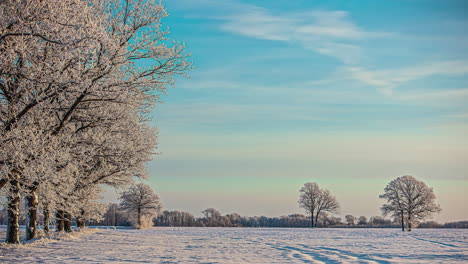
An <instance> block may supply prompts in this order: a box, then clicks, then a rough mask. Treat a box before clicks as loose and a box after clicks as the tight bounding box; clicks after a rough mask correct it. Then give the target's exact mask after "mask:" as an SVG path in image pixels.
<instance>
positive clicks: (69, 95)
mask: <svg viewBox="0 0 468 264" xmlns="http://www.w3.org/2000/svg"><path fill="white" fill-rule="evenodd" d="M166 16H167V13H166V11H165V9H164V7H163V6H162V4H161V2H160V1H143V0H124V1H121V0H106V1H104V0H90V1H80V0H49V1H42V0H29V1H17V0H6V1H0V62H1V63H0V149H2V152H1V153H0V188H4V187H5V186H6V189H7V190H8V191H7V194H6V195H7V197H8V205H7V208H8V212H9V221H8V231H7V242H8V243H18V242H19V229H18V228H19V227H18V215H19V214H18V210H19V209H18V208H19V203H20V200H21V197H20V194H21V193H23V194H24V195H25V196H26V200H27V203H28V212H29V213H28V216H30V217H29V219H30V221H29V224H30V225H29V227H30V228H28V231H27V238H32V237H34V233H35V230H36V228H35V222H36V220H35V217H34V215H35V214H37V208H38V206H37V204H40V205H46V207H44V208H45V211H47V212H49V213H51V212H52V211H54V210H55V211H63V209H65V208H60V207H69V208H73V206H71V204H73V203H75V204H76V201H77V199H75V198H76V197H70V198H69V199H67V197H65V196H66V195H69V194H70V193H73V192H69V191H70V190H69V187H71V186H80V188H81V187H82V186H83V185H86V184H97V185H99V184H115V185H118V184H120V183H122V182H126V183H128V179H129V178H131V176H129V175H131V174H132V173H133V171H134V170H135V168H137V167H138V168H140V167H141V164H142V163H144V160H145V159H139V158H138V157H137V158H134V159H131V162H133V165H132V164H129V163H126V166H127V167H125V168H123V169H122V168H118V172H115V171H114V170H112V169H113V168H114V169H116V168H117V167H119V166H118V164H117V163H116V162H117V161H118V159H114V160H112V159H108V160H107V161H106V162H105V164H104V165H103V163H102V162H101V163H99V162H98V163H99V164H98V165H99V166H98V167H99V172H96V173H92V174H93V177H95V178H94V180H92V181H87V180H89V178H87V180H85V181H82V180H81V177H82V176H83V172H87V171H90V170H92V169H93V168H95V166H96V162H90V163H86V162H82V161H80V160H79V158H80V157H83V156H85V154H92V155H90V156H93V157H96V156H97V155H99V154H100V153H97V152H96V151H97V150H95V149H92V148H89V147H88V146H89V144H92V142H95V141H105V140H106V139H105V138H106V137H107V136H109V135H110V134H111V133H97V134H95V135H96V136H95V138H94V139H89V137H87V135H92V133H93V132H95V131H96V129H99V128H100V129H106V128H107V124H108V123H111V122H115V121H118V120H121V119H122V118H123V117H122V116H119V115H117V113H122V112H123V111H112V110H115V109H129V108H131V109H137V112H138V114H137V115H138V116H139V117H140V118H141V119H142V122H143V123H144V121H145V119H146V117H145V116H146V114H147V113H148V112H149V111H150V109H151V107H152V106H153V105H154V104H155V103H156V102H157V101H158V100H159V97H160V95H161V94H164V93H165V91H166V88H167V87H169V86H172V85H174V77H175V76H176V75H184V74H185V73H186V72H187V71H188V70H189V69H190V68H191V65H190V63H189V62H187V58H188V55H187V54H186V53H185V50H184V46H183V45H180V44H179V43H175V42H170V41H168V39H167V34H168V32H167V30H165V29H164V28H162V26H161V20H162V19H163V18H164V17H166ZM96 112H99V113H101V114H100V115H94V113H96ZM130 112H132V113H133V112H134V111H133V110H132V111H130ZM130 123H131V122H130ZM140 127H142V126H140ZM91 130H93V131H91ZM83 134H85V136H83ZM91 137H92V136H91ZM83 138H84V139H87V141H85V140H82V139H83ZM133 140H135V139H133ZM109 141H112V140H109ZM134 142H136V141H134ZM127 143H128V141H126V140H125V138H124V141H123V143H122V144H120V146H123V145H124V144H127ZM129 145H130V146H135V144H133V143H132V144H129ZM80 151H81V153H80ZM135 152H137V151H133V153H135ZM101 154H102V153H101ZM127 154H130V152H128V153H127ZM103 155H107V156H111V155H113V154H112V153H109V152H107V153H105V154H103ZM123 156H125V155H120V156H119V157H120V159H122V160H123V159H124V158H123ZM128 156H129V155H127V157H128ZM104 159H105V158H102V159H99V160H100V161H101V160H104ZM112 163H113V165H112ZM135 164H138V165H135ZM128 165H130V167H132V168H133V169H128V168H129V166H128ZM106 170H107V171H106ZM116 174H118V177H117V176H116V177H107V176H108V175H116ZM85 176H86V177H88V176H89V175H85ZM102 178H105V180H100V179H102ZM110 178H112V179H113V180H117V179H118V180H119V181H113V180H111V179H110ZM122 179H124V180H123V181H120V180H122ZM118 182H119V183H118ZM83 188H84V189H86V188H85V187H84V186H83ZM57 194H61V195H62V196H60V195H57ZM57 196H58V197H57ZM42 199H44V200H46V201H42ZM78 200H79V199H78ZM70 201H73V203H72V202H70ZM67 210H72V209H67ZM59 213H60V212H59ZM69 213H70V212H65V214H66V215H68V214H69ZM61 214H62V215H63V213H61ZM69 218H70V217H66V219H69Z"/></svg>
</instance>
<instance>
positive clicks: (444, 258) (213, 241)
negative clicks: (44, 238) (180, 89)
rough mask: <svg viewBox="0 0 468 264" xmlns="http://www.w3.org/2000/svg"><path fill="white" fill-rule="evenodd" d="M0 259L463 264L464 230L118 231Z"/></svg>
mask: <svg viewBox="0 0 468 264" xmlns="http://www.w3.org/2000/svg"><path fill="white" fill-rule="evenodd" d="M4 231H5V230H4V229H2V230H1V231H0V235H2V236H3V235H4ZM0 256H1V257H0V263H468V230H456V229H451V230H447V229H445V230H443V229H433V230H428V229H417V230H414V231H413V232H411V233H406V232H405V233H403V232H401V231H400V230H398V229H315V230H310V229H273V228H270V229H260V228H259V229H248V228H175V229H174V228H160V227H159V228H153V229H150V230H143V231H137V230H125V229H121V230H119V229H118V230H100V231H98V232H97V233H94V234H85V235H82V236H81V237H79V238H74V239H69V240H66V241H59V242H52V243H49V244H47V245H44V244H38V245H35V246H33V247H29V246H26V247H25V246H23V247H20V248H5V247H0Z"/></svg>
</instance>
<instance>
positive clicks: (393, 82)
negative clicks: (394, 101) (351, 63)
mask: <svg viewBox="0 0 468 264" xmlns="http://www.w3.org/2000/svg"><path fill="white" fill-rule="evenodd" d="M346 70H347V71H348V72H349V73H350V74H351V76H352V77H353V78H354V79H356V80H359V81H361V82H363V83H365V84H368V85H371V86H375V87H377V89H378V90H380V91H382V92H383V93H384V94H388V95H391V94H392V93H393V90H394V88H395V87H397V86H399V85H401V84H403V83H405V82H409V81H412V80H418V79H423V78H426V77H429V76H433V75H445V76H458V75H467V74H468V61H464V60H450V61H439V62H433V63H430V64H426V65H420V66H414V67H407V68H399V69H394V70H377V71H371V70H367V69H365V68H361V67H348V68H346Z"/></svg>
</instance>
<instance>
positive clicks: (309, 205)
mask: <svg viewBox="0 0 468 264" xmlns="http://www.w3.org/2000/svg"><path fill="white" fill-rule="evenodd" d="M298 202H299V205H300V206H301V207H302V208H304V209H305V211H306V212H307V213H308V214H310V224H311V227H314V226H317V222H318V218H319V215H320V213H322V212H336V211H337V210H338V209H339V207H340V205H339V203H338V201H337V200H336V198H335V196H333V195H332V194H331V193H330V191H328V190H325V189H323V190H322V189H320V187H319V186H318V184H317V183H315V182H314V183H312V182H308V183H306V184H304V186H303V187H302V188H301V190H300V196H299V201H298ZM314 218H315V219H314ZM314 220H315V221H314Z"/></svg>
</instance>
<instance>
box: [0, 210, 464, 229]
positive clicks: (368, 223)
mask: <svg viewBox="0 0 468 264" xmlns="http://www.w3.org/2000/svg"><path fill="white" fill-rule="evenodd" d="M202 213H203V217H194V215H193V214H191V213H188V212H183V211H167V210H166V211H163V212H162V213H161V214H160V215H159V216H158V217H156V218H154V219H153V222H154V225H155V226H173V227H285V228H287V227H293V228H307V227H310V218H309V217H307V216H305V215H303V214H290V215H286V216H279V217H266V216H241V215H239V214H237V213H232V214H226V215H221V213H220V212H219V211H218V210H216V209H214V208H208V209H206V210H204V211H203V212H202ZM42 217H43V216H42V215H39V219H41V218H42ZM25 220H26V217H25V215H24V214H21V215H20V224H21V225H24V224H25ZM6 224H7V214H6V210H5V209H2V210H0V225H6ZM87 224H88V225H96V226H130V222H129V218H128V215H127V214H126V213H125V212H124V211H123V210H122V208H121V207H120V205H118V204H110V205H109V206H108V209H107V211H106V212H105V214H104V215H103V217H102V220H101V221H88V222H87ZM318 227H333V228H398V227H400V225H399V223H398V221H393V220H391V219H385V218H383V217H382V216H372V217H370V218H369V219H368V218H367V217H365V216H360V217H357V218H356V217H354V216H352V215H347V216H346V217H345V219H344V221H343V220H342V219H341V218H339V217H334V216H332V215H330V214H322V215H321V216H320V217H319V221H318ZM418 228H468V221H459V222H450V223H445V224H440V223H438V222H435V221H428V222H423V223H419V225H418Z"/></svg>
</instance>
